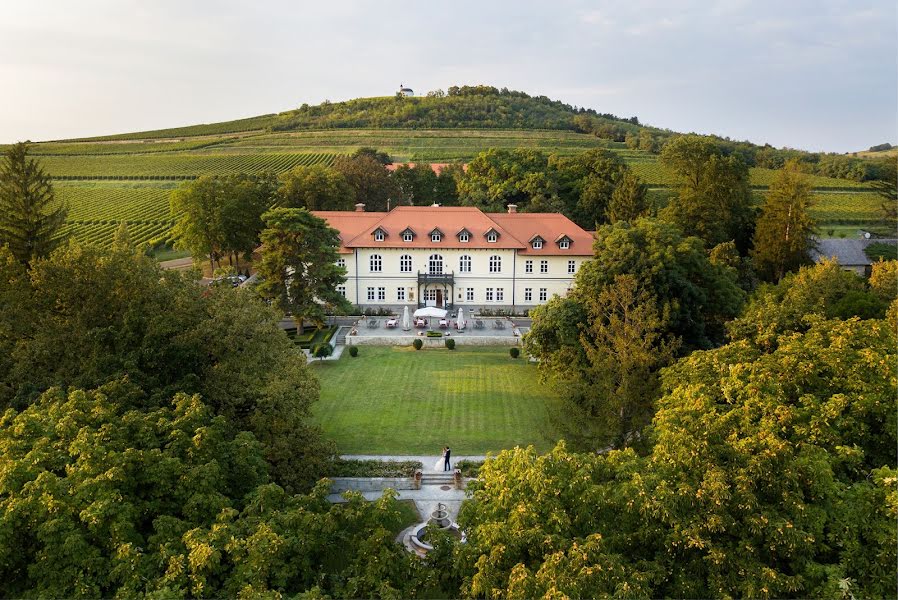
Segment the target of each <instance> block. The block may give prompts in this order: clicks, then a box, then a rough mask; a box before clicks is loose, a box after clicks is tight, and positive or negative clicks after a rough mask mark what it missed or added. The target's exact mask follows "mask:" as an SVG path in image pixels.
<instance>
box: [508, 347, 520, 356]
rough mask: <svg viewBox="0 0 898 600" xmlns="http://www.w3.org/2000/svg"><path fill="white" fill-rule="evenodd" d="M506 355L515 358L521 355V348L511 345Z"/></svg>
mask: <svg viewBox="0 0 898 600" xmlns="http://www.w3.org/2000/svg"><path fill="white" fill-rule="evenodd" d="M508 355H509V356H511V357H512V358H517V357H519V356H520V355H521V349H520V348H518V347H517V346H512V347H511V348H509V349H508Z"/></svg>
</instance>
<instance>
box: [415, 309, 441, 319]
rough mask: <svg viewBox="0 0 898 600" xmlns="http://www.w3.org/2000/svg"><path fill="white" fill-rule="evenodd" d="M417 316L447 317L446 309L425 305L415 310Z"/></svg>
mask: <svg viewBox="0 0 898 600" xmlns="http://www.w3.org/2000/svg"><path fill="white" fill-rule="evenodd" d="M414 316H415V317H416V318H417V317H431V318H437V319H444V318H446V311H445V310H443V309H442V308H437V307H436V306H425V307H424V308H419V309H418V310H416V311H415V315H414Z"/></svg>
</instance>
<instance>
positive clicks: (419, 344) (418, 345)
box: [412, 340, 424, 350]
mask: <svg viewBox="0 0 898 600" xmlns="http://www.w3.org/2000/svg"><path fill="white" fill-rule="evenodd" d="M412 346H414V347H415V350H420V349H421V348H423V347H424V342H423V341H422V340H415V341H414V342H412Z"/></svg>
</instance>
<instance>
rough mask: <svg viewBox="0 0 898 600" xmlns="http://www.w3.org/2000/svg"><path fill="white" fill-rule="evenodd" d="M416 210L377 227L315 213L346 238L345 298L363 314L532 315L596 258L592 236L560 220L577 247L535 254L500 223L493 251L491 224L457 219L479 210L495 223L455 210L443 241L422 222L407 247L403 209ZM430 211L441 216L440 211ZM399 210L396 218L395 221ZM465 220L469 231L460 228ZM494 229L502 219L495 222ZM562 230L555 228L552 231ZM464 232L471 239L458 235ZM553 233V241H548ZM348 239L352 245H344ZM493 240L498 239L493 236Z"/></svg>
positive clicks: (541, 248)
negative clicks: (434, 310)
mask: <svg viewBox="0 0 898 600" xmlns="http://www.w3.org/2000/svg"><path fill="white" fill-rule="evenodd" d="M411 208H415V207H400V208H397V209H395V210H394V211H392V212H391V213H384V214H386V215H391V219H392V221H394V223H392V224H391V223H389V222H386V223H385V221H384V220H380V221H375V220H374V219H372V217H374V216H375V214H372V213H361V214H355V215H354V214H353V213H341V214H340V215H336V214H333V215H329V214H328V213H326V212H318V213H316V215H318V216H322V217H325V218H328V217H329V216H330V218H328V220H329V221H330V222H331V226H332V227H335V228H336V229H338V230H339V231H340V232H341V239H342V241H343V244H344V247H342V248H341V254H340V264H342V266H344V267H345V269H346V283H345V284H344V285H343V286H341V288H340V291H341V292H342V293H343V294H344V295H345V297H346V299H347V300H349V301H350V302H351V303H353V304H356V305H358V306H360V307H363V308H376V307H384V308H393V309H395V310H397V311H401V310H402V307H403V306H409V308H411V309H414V308H417V307H419V306H438V307H441V308H448V309H456V308H465V309H473V308H481V307H483V308H492V309H499V308H501V309H506V310H515V311H520V310H527V309H530V308H533V307H534V306H537V305H540V304H544V303H545V302H546V301H548V300H549V299H550V298H552V296H555V295H559V296H565V295H566V294H567V293H568V291H569V290H570V289H571V286H572V285H573V282H574V276H575V275H576V273H577V271H579V269H580V268H581V267H582V265H583V263H584V262H585V261H586V260H589V258H591V256H592V246H591V240H592V237H591V235H589V234H588V233H587V232H584V231H583V230H582V229H580V228H577V230H578V231H574V230H572V229H571V226H573V227H576V225H573V223H571V222H570V221H568V220H567V219H565V218H564V217H563V216H561V215H550V216H553V217H561V218H562V219H564V221H565V223H562V225H563V226H564V227H566V228H567V229H566V230H565V231H570V233H565V240H567V239H568V238H569V237H570V238H573V239H575V240H576V242H574V243H573V244H572V245H571V243H564V242H560V243H553V242H551V241H543V242H542V243H541V244H536V246H537V248H538V249H534V243H533V242H532V241H527V242H520V241H519V240H518V238H517V237H514V236H513V234H512V232H511V229H512V228H513V227H512V226H508V223H507V222H503V225H504V226H505V228H504V229H500V228H499V226H498V225H496V229H497V230H499V231H500V232H501V233H500V235H499V240H498V241H497V242H496V246H500V245H501V246H504V247H492V246H493V244H492V243H491V242H488V241H487V237H486V235H485V232H487V231H492V230H493V227H491V226H489V224H488V223H476V222H475V223H471V219H470V218H467V219H459V218H458V217H459V216H463V217H470V216H471V215H468V214H467V213H465V211H476V213H478V214H479V215H481V216H483V217H487V218H488V217H490V216H491V215H489V214H485V213H482V212H480V211H479V210H477V209H455V211H454V212H453V213H452V216H453V217H455V219H454V221H453V223H451V224H446V223H445V222H444V224H443V225H441V226H440V227H441V231H442V232H443V235H442V236H441V237H440V241H438V242H432V241H431V239H432V238H431V235H430V234H431V231H432V225H431V223H422V224H421V226H420V227H418V228H417V230H416V234H415V237H414V241H411V242H409V241H408V236H403V235H402V232H404V231H407V229H408V228H413V229H414V228H415V222H414V220H413V219H412V218H411V217H413V216H415V215H413V214H408V215H405V214H403V212H409V213H410V211H408V210H406V211H403V209H411ZM432 209H436V210H440V209H439V208H438V207H432ZM442 210H444V211H447V210H450V209H448V208H444V209H442ZM397 211H398V212H399V215H396V214H394V213H397ZM353 217H356V218H355V219H353ZM404 217H407V218H404ZM508 217H513V215H509V216H508ZM508 217H506V218H505V221H508V220H509V218H508ZM521 217H528V218H529V217H531V215H521ZM359 220H365V221H366V222H365V223H364V224H363V225H364V227H361V228H360V229H361V233H358V234H356V232H355V231H352V230H351V229H352V226H353V224H354V221H359ZM462 220H463V221H464V224H461V221H462ZM512 220H515V221H516V220H517V219H514V218H513V219H512ZM531 220H532V219H531ZM556 220H557V219H556ZM496 222H498V219H497V220H496V221H492V220H491V221H490V223H496ZM347 223H349V224H347ZM399 224H401V225H399ZM515 226H516V225H515ZM535 226H539V224H537V225H535ZM558 226H559V225H558V223H556V224H555V228H556V229H557V228H558ZM462 229H464V230H465V231H467V232H469V235H464V234H461V235H459V234H458V232H459V231H461V230H462ZM457 230H458V231H457ZM354 234H355V235H354ZM482 234H484V235H482ZM548 234H552V236H551V237H548ZM554 234H555V232H552V231H549V232H547V235H543V236H541V237H542V238H544V239H545V240H554V239H555V237H557V236H556V235H554ZM584 234H585V236H586V237H585V238H584ZM349 237H352V238H353V239H352V240H349V239H347V238H349ZM489 239H493V238H492V236H491V237H490V238H489ZM462 240H464V241H462ZM509 246H511V247H509ZM560 248H563V249H560Z"/></svg>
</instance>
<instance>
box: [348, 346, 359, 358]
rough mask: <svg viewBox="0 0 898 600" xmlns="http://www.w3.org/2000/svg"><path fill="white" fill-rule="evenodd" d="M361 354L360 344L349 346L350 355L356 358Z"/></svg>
mask: <svg viewBox="0 0 898 600" xmlns="http://www.w3.org/2000/svg"><path fill="white" fill-rule="evenodd" d="M358 355H359V347H358V346H350V347H349V356H351V357H353V358H355V357H356V356H358Z"/></svg>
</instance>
